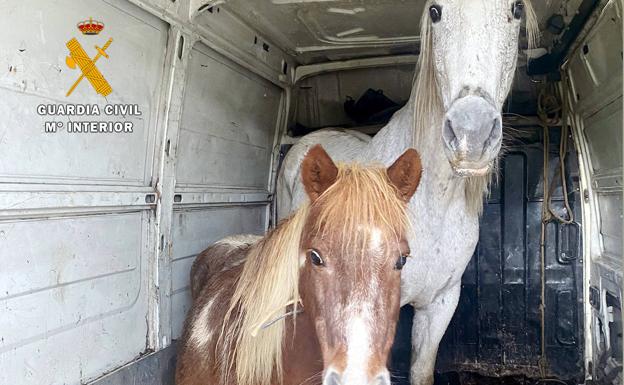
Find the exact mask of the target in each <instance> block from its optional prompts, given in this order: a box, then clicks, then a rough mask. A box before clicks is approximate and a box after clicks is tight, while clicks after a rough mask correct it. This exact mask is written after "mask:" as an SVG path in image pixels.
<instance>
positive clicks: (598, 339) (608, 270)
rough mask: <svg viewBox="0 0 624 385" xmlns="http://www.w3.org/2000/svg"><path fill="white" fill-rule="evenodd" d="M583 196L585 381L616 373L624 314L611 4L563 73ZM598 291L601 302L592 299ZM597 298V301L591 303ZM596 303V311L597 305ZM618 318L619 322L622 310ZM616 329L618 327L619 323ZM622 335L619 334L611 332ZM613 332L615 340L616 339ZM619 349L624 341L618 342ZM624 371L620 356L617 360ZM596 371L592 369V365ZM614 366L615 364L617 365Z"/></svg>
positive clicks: (616, 38) (618, 74)
mask: <svg viewBox="0 0 624 385" xmlns="http://www.w3.org/2000/svg"><path fill="white" fill-rule="evenodd" d="M564 71H565V73H566V75H567V76H568V78H569V82H568V84H567V87H566V90H565V91H566V92H567V94H568V97H569V100H570V107H571V108H572V111H573V114H572V119H573V121H572V123H573V127H574V133H575V140H576V143H577V146H578V151H579V152H580V155H581V156H580V157H579V158H580V165H581V167H580V171H581V186H582V188H583V192H584V196H585V199H584V204H583V206H582V207H583V216H584V218H583V223H584V228H583V235H584V245H583V247H584V258H585V263H584V265H585V274H584V275H585V304H584V305H585V328H586V329H585V349H586V351H585V356H586V363H587V373H586V374H587V377H588V378H592V377H593V378H594V380H597V381H600V379H598V378H596V376H600V375H602V376H604V375H605V374H606V373H607V372H608V371H609V370H611V369H612V368H613V366H612V363H610V361H612V360H613V358H608V356H609V355H610V354H615V351H616V350H614V347H612V346H611V344H613V343H614V342H615V340H613V338H612V337H613V336H614V335H617V333H620V336H621V333H622V330H621V324H620V325H617V316H614V315H615V313H617V309H615V308H614V306H615V304H613V303H608V301H607V297H608V296H609V295H611V296H614V298H616V300H617V299H618V298H619V301H620V304H619V308H620V309H621V308H622V294H623V293H622V282H623V277H622V267H623V264H622V257H623V252H622V242H623V239H622V234H623V233H622V231H623V229H622V223H623V221H624V213H623V211H622V193H623V191H624V190H623V188H622V186H623V180H622V172H623V169H622V151H623V147H622V141H623V138H622V135H623V129H622V127H623V122H622V4H621V3H620V2H618V1H610V2H608V5H607V6H606V7H605V8H604V10H602V12H601V16H600V17H599V18H598V19H597V22H596V23H595V25H594V26H593V27H592V28H591V30H590V31H589V33H587V34H586V36H585V37H583V38H582V40H581V41H580V42H579V44H578V47H577V48H576V50H575V51H574V52H573V53H572V54H571V55H570V57H569V59H568V61H567V63H566V64H565V65H564ZM590 287H591V288H592V289H591V291H594V290H596V292H595V293H596V294H597V295H598V298H591V299H590ZM592 296H593V295H592ZM592 303H593V304H592ZM619 312H620V317H621V310H620V311H619ZM614 321H616V323H614ZM613 328H618V329H619V330H612V329H613ZM612 332H614V333H612ZM620 343H621V337H620ZM619 360H620V365H621V356H620V357H619ZM590 362H591V363H592V365H591V366H590V365H589V363H590ZM614 363H615V361H614Z"/></svg>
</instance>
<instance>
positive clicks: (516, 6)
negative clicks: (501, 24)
mask: <svg viewBox="0 0 624 385" xmlns="http://www.w3.org/2000/svg"><path fill="white" fill-rule="evenodd" d="M511 13H512V14H513V17H514V18H515V19H516V20H520V19H522V15H523V14H524V3H523V2H522V1H514V3H513V4H512V5H511Z"/></svg>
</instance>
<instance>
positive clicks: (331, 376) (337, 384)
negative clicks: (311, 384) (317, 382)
mask: <svg viewBox="0 0 624 385" xmlns="http://www.w3.org/2000/svg"><path fill="white" fill-rule="evenodd" d="M348 377H352V376H344V375H343V374H340V373H338V371H337V370H336V369H334V368H329V369H327V371H326V372H325V377H324V378H323V385H390V373H389V372H388V370H387V369H385V368H384V369H383V370H381V371H380V372H379V373H378V374H376V375H375V376H373V377H372V379H371V380H370V381H368V383H365V382H362V381H359V378H356V379H354V378H348ZM362 377H364V378H365V377H366V376H365V375H363V376H362Z"/></svg>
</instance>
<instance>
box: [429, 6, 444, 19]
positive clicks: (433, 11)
mask: <svg viewBox="0 0 624 385" xmlns="http://www.w3.org/2000/svg"><path fill="white" fill-rule="evenodd" d="M429 16H431V21H432V22H434V23H437V22H438V21H440V19H441V18H442V7H440V6H439V5H437V4H433V5H432V6H431V7H429Z"/></svg>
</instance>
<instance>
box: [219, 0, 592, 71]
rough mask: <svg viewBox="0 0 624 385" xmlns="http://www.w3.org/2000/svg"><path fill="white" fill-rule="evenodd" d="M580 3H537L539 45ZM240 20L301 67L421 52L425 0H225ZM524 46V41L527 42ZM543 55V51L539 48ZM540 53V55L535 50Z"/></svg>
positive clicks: (552, 39) (546, 43)
mask: <svg viewBox="0 0 624 385" xmlns="http://www.w3.org/2000/svg"><path fill="white" fill-rule="evenodd" d="M581 1H582V0H534V1H533V2H532V4H533V8H534V9H535V12H536V14H537V16H538V19H539V25H540V29H541V30H542V37H541V39H540V47H544V48H546V49H548V48H549V47H551V46H552V45H553V44H556V42H557V39H558V38H559V37H560V36H561V32H560V31H557V28H556V25H557V23H556V22H557V21H558V20H555V22H553V23H552V24H554V25H553V26H551V27H550V28H549V27H548V26H549V22H548V21H549V18H550V17H551V16H552V15H561V17H562V18H561V20H562V21H563V23H564V25H567V24H568V23H569V22H570V20H571V19H572V17H574V15H575V13H576V10H577V9H578V7H579V5H580V3H581ZM220 3H221V6H220V7H221V8H223V10H226V11H229V12H231V13H233V14H234V15H236V16H237V17H239V18H240V19H241V20H242V21H243V22H245V23H246V24H248V25H249V26H251V27H253V28H254V29H256V30H257V31H258V32H259V33H260V34H262V35H263V36H265V37H266V38H268V39H269V40H270V41H272V42H273V43H274V44H277V45H278V46H280V47H281V48H282V49H284V50H286V51H287V52H289V53H290V54H292V55H293V56H294V57H296V59H297V60H298V61H299V62H300V63H301V64H309V63H318V62H325V61H334V60H344V59H352V58H358V57H370V56H383V55H391V54H407V53H415V52H418V43H419V24H420V15H421V14H422V12H423V8H424V6H425V4H426V1H425V0H359V1H353V0H351V1H346V0H222V1H221V2H220ZM523 44H524V46H525V47H526V43H523ZM541 52H542V53H545V50H541ZM536 53H537V54H538V55H539V52H536Z"/></svg>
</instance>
